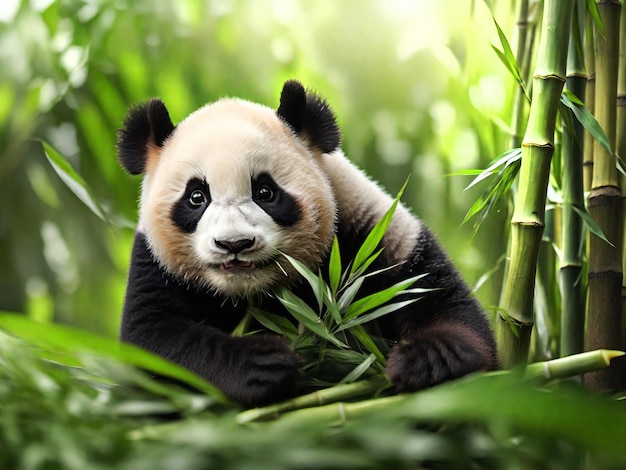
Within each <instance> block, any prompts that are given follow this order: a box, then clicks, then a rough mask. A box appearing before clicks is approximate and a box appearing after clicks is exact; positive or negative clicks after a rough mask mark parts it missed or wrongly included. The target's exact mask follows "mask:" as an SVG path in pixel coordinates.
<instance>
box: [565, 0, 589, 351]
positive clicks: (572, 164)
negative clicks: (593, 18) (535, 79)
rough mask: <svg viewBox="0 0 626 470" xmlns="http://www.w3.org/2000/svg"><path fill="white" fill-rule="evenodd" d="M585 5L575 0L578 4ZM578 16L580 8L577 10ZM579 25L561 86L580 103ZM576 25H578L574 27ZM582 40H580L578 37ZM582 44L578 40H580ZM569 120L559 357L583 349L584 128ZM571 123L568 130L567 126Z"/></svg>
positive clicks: (582, 85) (582, 80) (583, 83)
mask: <svg viewBox="0 0 626 470" xmlns="http://www.w3.org/2000/svg"><path fill="white" fill-rule="evenodd" d="M581 3H582V4H583V11H582V13H583V14H584V7H585V4H584V3H583V2H580V1H579V5H580V4H581ZM578 12H579V13H580V8H579V9H578ZM577 18H578V22H575V23H574V26H579V28H578V29H577V30H572V34H570V41H569V50H568V53H567V79H566V81H565V87H566V88H567V89H568V90H569V91H571V92H572V93H573V94H574V95H575V96H576V97H577V98H579V99H580V100H581V101H583V102H584V100H585V88H586V86H587V75H586V73H585V66H584V62H583V57H582V56H581V54H580V52H579V51H578V50H577V48H576V39H575V36H574V35H575V34H577V35H579V36H582V35H583V34H584V30H581V29H580V23H582V25H583V26H584V20H583V18H584V16H581V15H580V14H579V15H578V16H577ZM576 23H578V24H576ZM581 39H582V38H581ZM580 43H582V41H580ZM565 112H566V113H567V114H568V115H569V119H564V132H563V147H562V158H561V163H562V181H563V183H562V191H563V218H562V228H563V230H562V231H563V249H562V256H561V268H560V271H559V286H560V289H561V351H560V355H561V356H569V355H571V354H576V353H580V352H582V351H583V350H584V346H585V344H584V343H585V341H584V338H585V302H584V296H585V292H584V289H583V278H582V276H583V274H582V270H583V244H584V240H583V222H582V219H581V217H580V216H579V215H578V214H577V213H576V210H575V208H578V209H579V210H584V208H585V196H584V190H583V147H582V146H583V139H584V132H583V131H584V128H583V125H582V124H581V123H580V121H578V120H577V119H576V118H575V117H574V114H573V113H572V111H571V110H569V109H567V110H566V111H565ZM568 123H571V128H570V127H568Z"/></svg>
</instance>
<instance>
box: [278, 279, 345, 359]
mask: <svg viewBox="0 0 626 470" xmlns="http://www.w3.org/2000/svg"><path fill="white" fill-rule="evenodd" d="M277 298H278V300H279V301H280V303H281V304H283V306H284V307H285V308H286V309H287V310H289V313H291V314H292V315H293V317H294V318H295V319H296V320H298V321H299V322H300V323H302V324H303V325H304V326H305V327H306V328H308V329H309V330H311V331H312V332H313V333H315V334H316V335H318V336H319V337H321V338H324V339H326V340H328V341H330V342H331V343H333V344H334V345H335V346H337V347H340V348H347V347H348V346H347V345H345V344H344V343H342V342H341V341H339V340H338V339H337V338H336V337H335V336H334V335H333V334H331V332H330V331H328V329H327V328H326V325H324V322H323V321H322V320H321V319H320V317H319V316H318V315H317V314H316V313H315V312H314V311H313V309H312V308H311V307H309V306H308V305H307V303H306V302H305V301H304V300H302V299H300V298H299V297H297V296H296V295H294V294H292V293H291V292H290V291H289V290H288V289H285V288H283V289H281V290H280V292H279V294H278V295H277Z"/></svg>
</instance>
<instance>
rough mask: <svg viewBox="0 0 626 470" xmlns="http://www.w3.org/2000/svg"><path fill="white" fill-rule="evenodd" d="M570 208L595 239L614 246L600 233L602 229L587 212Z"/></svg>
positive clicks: (578, 208) (577, 208)
mask: <svg viewBox="0 0 626 470" xmlns="http://www.w3.org/2000/svg"><path fill="white" fill-rule="evenodd" d="M571 207H572V209H574V211H575V212H576V213H577V214H578V215H579V216H580V218H581V219H582V220H583V223H584V224H585V225H586V226H587V228H588V229H589V231H590V232H591V233H593V234H594V235H595V236H596V237H598V238H600V239H601V240H604V241H605V242H607V243H608V244H609V245H611V246H615V245H613V243H611V242H610V241H609V240H608V238H606V235H604V232H602V229H601V228H600V226H599V225H598V224H597V223H596V221H595V220H593V218H592V217H591V216H590V215H589V212H587V211H586V210H585V209H581V208H580V207H576V206H571Z"/></svg>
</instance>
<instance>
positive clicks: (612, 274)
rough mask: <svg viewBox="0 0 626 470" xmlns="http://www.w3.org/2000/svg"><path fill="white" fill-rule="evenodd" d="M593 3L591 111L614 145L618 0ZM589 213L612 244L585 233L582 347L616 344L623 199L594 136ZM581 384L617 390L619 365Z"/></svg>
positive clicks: (611, 165) (609, 162)
mask: <svg viewBox="0 0 626 470" xmlns="http://www.w3.org/2000/svg"><path fill="white" fill-rule="evenodd" d="M598 9H599V11H600V15H601V17H602V21H603V23H604V31H605V37H603V36H602V35H601V34H596V35H595V47H596V73H597V76H596V97H595V98H596V102H595V114H596V119H597V120H598V123H599V124H600V125H601V126H602V128H603V129H604V132H605V134H606V136H607V139H608V141H609V143H610V144H611V146H612V147H613V148H615V141H616V119H617V107H616V98H617V71H618V68H617V63H618V60H617V59H618V51H619V21H620V9H621V3H620V2H619V0H600V1H599V2H598ZM588 207H589V213H590V215H591V216H592V217H593V219H594V220H595V221H596V223H597V224H598V225H599V226H600V228H601V230H602V231H603V233H604V235H605V236H606V237H607V238H608V240H609V241H611V243H612V244H613V246H611V245H609V244H608V243H606V242H604V241H602V240H601V239H600V238H598V237H597V236H595V235H593V234H591V235H590V237H589V298H588V305H587V331H586V336H585V348H586V349H587V350H591V349H602V348H609V349H620V347H621V339H622V338H621V331H622V318H621V312H622V308H621V304H622V295H621V294H622V237H623V223H624V222H623V221H624V213H623V203H622V193H621V191H620V188H619V177H618V171H617V168H616V161H615V157H614V156H613V155H611V154H610V153H608V152H607V151H606V150H605V149H604V148H603V147H602V146H601V145H599V143H598V142H597V141H596V142H594V161H593V177H592V180H591V192H590V195H589V203H588ZM584 382H585V385H586V386H587V387H589V388H590V389H592V390H616V389H617V388H618V387H619V373H618V369H617V368H614V367H609V368H608V369H606V370H603V371H599V372H594V373H591V374H587V375H586V376H585V379H584Z"/></svg>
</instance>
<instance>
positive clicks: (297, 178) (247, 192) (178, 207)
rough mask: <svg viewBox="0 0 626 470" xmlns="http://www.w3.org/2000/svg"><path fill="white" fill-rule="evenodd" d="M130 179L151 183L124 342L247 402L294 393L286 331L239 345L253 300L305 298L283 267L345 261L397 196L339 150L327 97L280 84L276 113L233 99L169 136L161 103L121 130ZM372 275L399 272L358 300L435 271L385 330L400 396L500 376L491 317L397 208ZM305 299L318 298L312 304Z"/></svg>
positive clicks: (302, 286) (268, 305)
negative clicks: (283, 292) (483, 375)
mask: <svg viewBox="0 0 626 470" xmlns="http://www.w3.org/2000/svg"><path fill="white" fill-rule="evenodd" d="M117 149H118V157H119V161H120V162H121V165H122V166H123V167H124V168H125V169H126V170H127V172H129V173H131V174H133V175H137V174H143V175H144V176H143V182H142V187H141V196H140V208H139V222H138V227H137V231H136V235H135V239H134V245H133V249H132V256H131V264H130V270H129V274H128V285H127V292H126V298H125V304H124V310H123V315H122V322H121V334H120V336H121V340H122V341H124V342H128V343H133V344H135V345H138V346H140V347H143V348H145V349H147V350H150V351H152V352H154V353H156V354H157V355H160V356H162V357H164V358H166V359H169V360H171V361H173V362H175V363H178V364H179V365H181V366H184V367H186V368H188V369H190V370H191V371H193V372H195V373H196V374H199V375H200V376H202V377H204V378H205V379H206V380H208V381H210V382H212V383H213V384H215V385H216V386H217V387H219V388H220V389H221V390H222V391H223V392H224V393H225V394H226V395H227V396H229V397H230V398H231V399H233V400H235V401H237V402H239V403H241V404H242V405H244V406H258V405H263V404H268V403H271V402H276V401H279V400H282V399H285V398H287V397H290V396H292V395H293V394H295V393H296V391H297V385H298V377H299V374H298V366H299V357H298V355H297V354H296V353H294V352H293V351H292V350H291V349H290V348H289V346H288V344H287V342H286V341H285V340H284V339H283V338H281V337H279V336H278V335H272V334H269V333H265V334H252V335H245V336H232V335H231V332H232V330H233V328H234V327H235V326H236V325H237V324H238V323H239V322H240V321H241V320H242V318H243V316H244V315H245V313H246V309H247V308H248V306H249V305H250V304H251V303H254V304H255V305H256V306H259V307H260V308H262V309H263V310H266V311H270V312H273V313H278V314H283V315H285V316H287V315H288V314H287V312H286V311H284V309H283V307H282V306H281V305H280V303H279V302H278V301H277V300H276V299H275V298H274V296H273V295H272V292H273V291H274V290H275V289H276V288H277V287H280V286H288V287H289V288H290V289H292V290H293V292H294V293H296V294H297V295H300V296H301V297H304V298H305V297H307V294H306V292H305V291H306V290H307V289H310V288H309V287H307V286H306V283H303V282H301V279H300V278H299V275H298V273H297V272H296V271H295V270H294V269H293V267H292V266H291V265H290V263H288V262H287V261H286V259H285V258H284V257H283V256H282V253H285V254H288V255H290V256H292V257H293V258H295V259H297V260H299V261H300V262H302V263H304V264H305V265H307V266H308V267H309V268H311V269H313V270H314V271H317V270H318V269H321V271H322V272H327V271H328V270H327V268H326V265H327V263H328V260H329V252H330V248H331V246H332V242H333V237H334V236H335V235H336V236H337V238H338V240H339V246H340V247H341V248H342V256H343V257H344V260H343V261H344V265H347V263H348V262H349V261H350V259H352V258H353V257H354V255H355V254H356V251H355V250H356V249H357V248H358V247H359V246H360V245H361V243H362V242H363V240H364V238H365V236H366V235H367V234H368V232H369V231H370V229H371V228H372V227H373V225H374V224H375V223H376V222H377V221H378V220H379V219H380V217H381V216H382V215H383V214H384V213H385V211H387V209H388V208H389V207H390V206H391V204H392V201H393V200H392V198H391V197H390V196H389V195H388V194H387V193H385V192H384V191H383V190H382V189H381V188H380V187H379V186H378V185H377V184H376V183H374V182H373V181H372V180H371V179H370V178H368V177H367V176H366V175H365V174H364V173H363V172H362V171H360V170H359V169H358V168H357V167H356V166H355V165H353V164H352V163H351V162H350V161H349V160H348V159H346V157H345V156H344V155H343V153H342V151H341V149H340V131H339V128H338V126H337V122H336V119H335V116H334V114H333V112H332V111H331V109H330V107H329V106H328V104H327V103H326V101H325V100H324V99H323V98H321V97H320V96H318V95H316V94H315V93H313V92H310V91H306V90H305V89H304V88H303V86H302V85H301V84H300V82H298V81H295V80H290V81H287V82H286V83H285V84H284V86H283V89H282V93H281V96H280V104H279V107H278V109H277V110H276V111H274V110H272V109H270V108H268V107H266V106H262V105H259V104H254V103H251V102H248V101H244V100H241V99H233V98H224V99H220V100H218V101H216V102H214V103H211V104H207V105H205V106H204V107H202V108H200V109H198V110H197V111H195V112H193V113H192V114H191V115H189V116H188V117H187V118H185V119H184V120H183V121H182V122H180V123H179V124H178V125H176V126H175V125H174V124H173V123H172V121H171V119H170V117H169V114H168V111H167V109H166V107H165V105H164V104H163V102H162V101H160V100H159V99H152V100H150V101H148V102H147V103H144V104H141V105H139V106H135V107H133V108H131V109H130V111H129V113H128V115H127V117H126V119H125V120H124V123H123V125H122V127H121V129H120V130H119V133H118V144H117ZM381 247H382V248H383V251H382V255H381V256H380V257H379V258H378V259H377V260H376V262H375V264H374V265H372V266H371V267H370V268H369V269H371V270H376V269H380V268H381V267H385V266H392V265H398V266H397V267H395V268H394V269H389V270H387V271H385V272H384V273H382V274H379V275H378V276H375V277H372V278H370V279H371V282H370V283H369V284H364V285H363V287H362V288H361V291H360V292H359V296H361V297H362V296H365V295H367V294H368V293H371V292H372V291H373V290H375V289H381V288H383V287H385V286H388V285H391V284H393V283H396V282H398V281H399V280H401V279H406V278H409V277H412V276H415V275H416V274H419V273H427V276H426V277H424V278H423V279H422V280H421V281H419V287H425V288H434V290H432V291H431V292H429V293H428V294H426V296H425V297H424V298H423V299H420V300H419V301H417V302H415V303H413V304H411V305H410V306H409V307H406V308H404V309H403V310H401V311H397V312H395V313H393V314H389V315H386V316H384V317H382V318H381V319H379V320H378V321H379V325H378V327H379V330H380V332H381V334H383V336H384V337H385V338H386V339H387V340H389V342H390V344H391V348H390V350H389V355H388V361H387V365H386V373H387V375H388V377H389V379H390V381H391V382H392V383H393V385H394V386H395V390H396V391H397V392H407V391H415V390H419V389H422V388H425V387H429V386H432V385H435V384H438V383H441V382H444V381H447V380H451V379H455V378H458V377H461V376H463V375H466V374H468V373H470V372H473V371H479V370H490V369H494V368H495V367H496V352H495V351H496V346H495V341H494V338H493V334H492V331H491V328H490V324H489V321H488V319H487V318H486V316H485V314H484V312H483V311H482V310H481V307H480V306H479V304H478V302H477V301H476V300H475V299H474V298H473V297H472V296H471V295H470V290H469V289H468V287H467V285H466V284H465V282H464V281H463V280H462V278H461V277H460V275H459V273H458V272H457V270H456V269H455V267H454V266H453V265H452V263H451V262H450V260H449V259H448V257H447V255H446V253H445V252H444V251H443V249H442V248H441V247H440V245H439V244H438V242H437V241H436V240H435V237H434V236H433V234H432V232H431V231H430V230H429V229H428V228H427V227H426V226H425V225H424V223H423V222H422V221H421V220H420V219H418V218H417V217H415V216H413V215H412V214H411V213H410V212H409V210H408V209H407V208H405V207H404V206H402V205H399V206H398V208H397V210H396V212H395V214H394V216H393V219H392V223H391V225H390V227H389V230H388V232H387V233H386V235H385V236H384V238H383V240H382V242H381ZM309 297H310V295H309Z"/></svg>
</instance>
